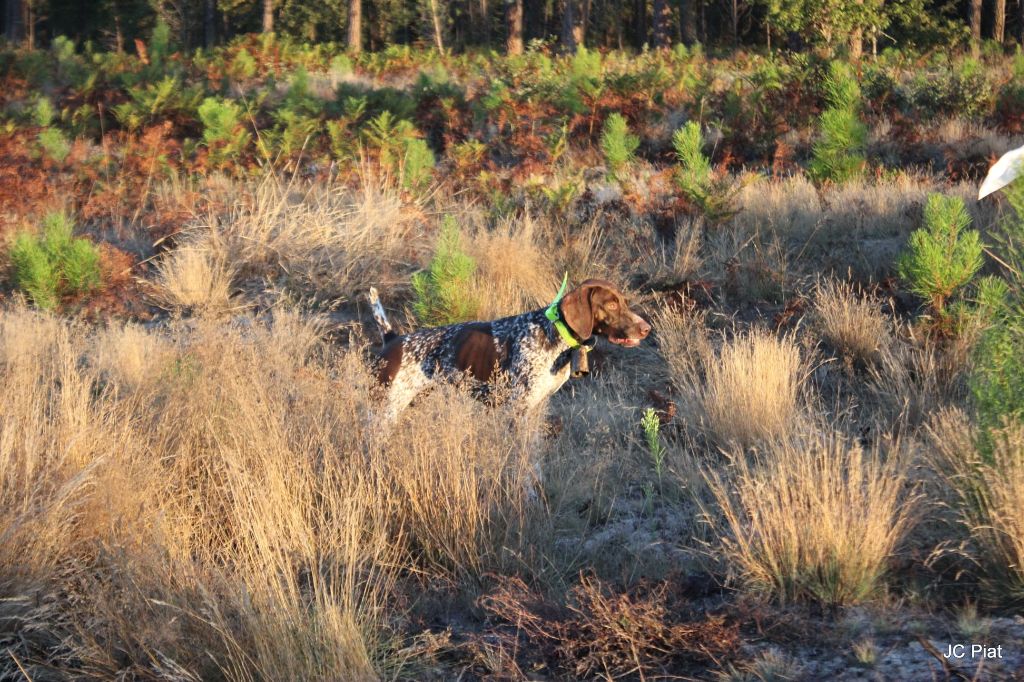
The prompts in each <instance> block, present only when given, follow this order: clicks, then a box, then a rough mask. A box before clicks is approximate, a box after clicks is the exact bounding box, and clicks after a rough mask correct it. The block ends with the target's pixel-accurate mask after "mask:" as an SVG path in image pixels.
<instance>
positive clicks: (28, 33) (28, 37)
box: [22, 0, 36, 50]
mask: <svg viewBox="0 0 1024 682" xmlns="http://www.w3.org/2000/svg"><path fill="white" fill-rule="evenodd" d="M22 8H23V10H24V11H23V12H22V15H23V16H24V17H25V18H24V20H23V21H24V25H25V47H27V48H28V49H30V50H34V49H36V12H35V7H33V6H32V0H28V2H25V1H24V0H23V1H22Z"/></svg>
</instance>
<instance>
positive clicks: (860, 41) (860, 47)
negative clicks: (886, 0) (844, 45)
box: [850, 0, 864, 61]
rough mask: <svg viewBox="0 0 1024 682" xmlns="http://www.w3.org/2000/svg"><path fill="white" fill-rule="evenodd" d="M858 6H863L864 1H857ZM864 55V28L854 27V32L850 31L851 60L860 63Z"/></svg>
mask: <svg viewBox="0 0 1024 682" xmlns="http://www.w3.org/2000/svg"><path fill="white" fill-rule="evenodd" d="M856 4H858V5H863V4H864V0H856ZM863 54H864V27H863V26H860V25H858V26H854V27H853V30H852V31H850V59H853V60H854V61H860V58H861V56H862V55H863Z"/></svg>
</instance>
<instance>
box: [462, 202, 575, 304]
mask: <svg viewBox="0 0 1024 682" xmlns="http://www.w3.org/2000/svg"><path fill="white" fill-rule="evenodd" d="M542 230H543V226H541V225H538V224H537V222H536V221H535V220H534V219H532V218H530V217H526V218H524V219H523V220H522V221H519V222H518V224H517V223H516V222H513V221H511V220H506V221H505V222H504V223H503V224H501V225H499V226H498V227H496V228H495V229H493V230H487V229H486V228H478V229H477V231H476V233H475V234H474V235H473V237H472V239H471V240H470V243H469V245H468V248H467V251H468V253H469V254H470V255H471V256H472V257H473V258H474V259H475V260H476V264H477V273H476V285H475V289H476V290H477V291H479V292H481V293H482V294H483V297H484V298H483V301H482V307H481V310H480V314H481V316H482V317H483V319H487V320H489V319H495V318H498V317H505V316H506V315H518V314H519V313H521V312H523V311H526V310H531V309H533V308H539V307H541V306H544V305H547V304H548V303H550V302H551V300H552V299H553V298H554V296H555V294H556V293H557V291H558V284H559V283H560V281H561V279H560V275H558V274H556V273H555V271H554V267H553V265H552V263H551V260H552V259H551V256H550V254H549V252H548V250H547V249H546V248H545V246H544V244H543V243H542V237H543V236H544V235H542Z"/></svg>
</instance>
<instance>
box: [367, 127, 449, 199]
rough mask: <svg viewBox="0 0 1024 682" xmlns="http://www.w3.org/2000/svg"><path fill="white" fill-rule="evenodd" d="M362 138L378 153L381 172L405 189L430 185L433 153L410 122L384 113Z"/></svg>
mask: <svg viewBox="0 0 1024 682" xmlns="http://www.w3.org/2000/svg"><path fill="white" fill-rule="evenodd" d="M363 137H364V139H365V140H366V141H367V142H368V143H369V145H370V146H371V147H372V148H374V149H375V150H376V151H377V159H378V162H379V164H380V167H381V169H382V170H384V171H386V172H388V173H392V174H393V175H394V176H396V177H397V178H398V179H399V181H400V182H401V184H402V185H404V186H405V187H408V188H420V187H422V186H423V185H425V184H426V183H427V182H429V181H430V178H431V176H432V170H433V168H434V162H435V160H434V153H433V152H432V151H431V150H430V147H429V146H428V145H427V143H426V141H424V140H423V138H422V137H421V135H420V132H419V131H418V130H416V128H415V126H413V124H412V123H410V122H409V121H405V120H396V119H395V116H394V115H393V114H392V113H391V112H390V111H387V110H385V111H382V112H381V113H380V115H379V116H377V117H375V118H373V119H370V121H369V122H368V123H367V126H366V128H365V129H364V131H363Z"/></svg>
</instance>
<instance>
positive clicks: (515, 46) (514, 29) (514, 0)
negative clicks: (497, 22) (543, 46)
mask: <svg viewBox="0 0 1024 682" xmlns="http://www.w3.org/2000/svg"><path fill="white" fill-rule="evenodd" d="M505 24H506V26H507V27H508V38H507V39H506V41H505V51H506V52H508V54H510V55H514V54H522V53H523V0H505Z"/></svg>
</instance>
